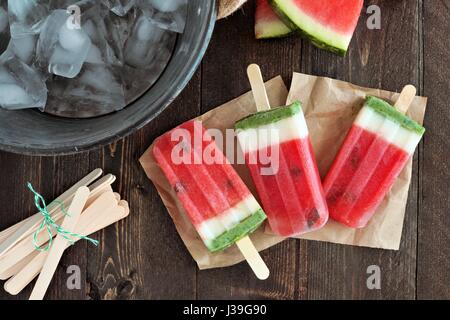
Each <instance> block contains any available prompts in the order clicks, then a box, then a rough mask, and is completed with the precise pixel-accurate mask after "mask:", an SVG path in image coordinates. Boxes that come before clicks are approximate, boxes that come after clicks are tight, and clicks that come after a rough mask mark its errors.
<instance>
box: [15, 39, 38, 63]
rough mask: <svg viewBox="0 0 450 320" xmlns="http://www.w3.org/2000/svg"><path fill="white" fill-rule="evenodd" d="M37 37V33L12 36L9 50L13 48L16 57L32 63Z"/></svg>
mask: <svg viewBox="0 0 450 320" xmlns="http://www.w3.org/2000/svg"><path fill="white" fill-rule="evenodd" d="M37 38H38V36H37V35H32V34H30V35H27V36H24V37H22V38H11V40H10V42H9V46H8V50H12V52H13V53H14V54H15V55H16V57H18V58H19V59H20V60H22V61H23V62H25V63H26V64H28V65H30V64H31V62H32V60H33V58H34V55H35V52H36V43H37Z"/></svg>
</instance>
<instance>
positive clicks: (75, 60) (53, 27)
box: [36, 10, 91, 78]
mask: <svg viewBox="0 0 450 320" xmlns="http://www.w3.org/2000/svg"><path fill="white" fill-rule="evenodd" d="M90 47H91V40H90V39H89V36H88V35H87V34H86V32H84V31H83V29H79V28H77V27H74V26H73V24H72V16H71V15H70V14H69V13H68V12H67V11H66V10H54V11H53V12H52V14H51V15H50V16H49V17H48V18H47V20H46V21H45V24H44V27H43V28H42V32H41V33H40V35H39V41H38V45H37V53H36V55H37V66H38V67H39V68H40V69H42V70H45V69H46V70H47V71H48V72H49V73H52V74H55V75H59V76H62V77H66V78H74V77H76V76H77V75H78V74H79V73H80V70H81V68H82V66H83V63H84V61H85V60H86V57H87V56H88V53H89V50H90Z"/></svg>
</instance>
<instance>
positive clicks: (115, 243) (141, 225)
mask: <svg viewBox="0 0 450 320" xmlns="http://www.w3.org/2000/svg"><path fill="white" fill-rule="evenodd" d="M199 112H200V72H197V74H196V75H195V76H194V78H193V79H192V81H191V82H190V84H189V86H188V87H187V88H186V89H185V90H184V92H183V93H182V94H181V96H180V97H179V98H178V99H177V100H176V101H175V102H174V103H173V104H172V105H171V106H170V107H169V108H168V109H167V110H166V111H165V112H164V113H163V114H162V115H161V116H160V117H159V118H158V119H157V120H156V121H154V122H152V124H150V125H149V126H147V127H146V128H145V129H144V130H141V131H139V132H138V133H136V134H134V135H132V136H130V137H128V138H126V139H124V140H123V141H121V142H119V143H118V144H117V145H116V146H114V148H112V149H113V152H112V151H111V147H107V148H105V149H104V150H103V152H102V153H94V154H92V155H91V162H92V163H95V166H102V167H104V168H105V171H108V172H113V173H116V174H117V177H118V180H117V182H116V184H115V186H114V189H115V190H116V191H118V192H119V193H120V194H121V195H122V197H123V198H124V199H127V201H129V203H130V209H131V211H130V212H131V213H130V216H129V217H128V218H127V219H126V220H125V221H122V222H119V223H118V224H117V225H115V226H111V227H109V228H107V229H106V230H104V231H101V232H99V234H98V238H99V239H100V240H101V245H100V248H88V261H89V263H88V284H89V285H88V291H87V293H86V294H87V296H88V297H90V298H92V299H193V298H195V289H196V287H195V279H196V270H197V269H196V266H195V263H194V262H193V260H192V259H191V257H190V256H189V254H188V252H187V251H186V249H185V247H184V245H183V243H182V241H181V240H180V238H179V236H178V234H177V232H176V230H175V227H174V225H173V223H172V221H171V219H170V217H169V214H168V213H167V211H166V209H165V207H164V206H163V204H162V201H161V200H160V198H159V195H158V194H157V192H156V189H155V188H154V186H153V185H152V183H151V182H150V181H149V180H148V178H147V177H146V176H145V173H144V171H143V169H142V167H141V166H140V164H139V162H138V159H139V157H140V156H141V155H142V154H143V152H144V151H145V149H146V148H147V146H149V145H150V143H151V142H152V141H153V140H154V139H155V138H156V137H158V136H159V135H161V134H162V133H164V132H165V131H167V130H169V129H171V128H173V127H174V126H176V125H178V124H179V123H181V122H183V121H186V120H188V119H190V118H193V117H195V116H197V115H198V114H199Z"/></svg>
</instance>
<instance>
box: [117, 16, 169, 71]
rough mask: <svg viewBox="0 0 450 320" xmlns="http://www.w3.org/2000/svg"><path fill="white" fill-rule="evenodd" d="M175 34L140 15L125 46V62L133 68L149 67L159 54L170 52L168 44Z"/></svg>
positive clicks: (165, 54) (163, 54)
mask: <svg viewBox="0 0 450 320" xmlns="http://www.w3.org/2000/svg"><path fill="white" fill-rule="evenodd" d="M174 38H176V34H175V33H173V32H170V31H168V30H164V29H161V28H159V26H158V25H156V24H154V23H153V21H152V20H150V19H149V18H148V17H147V16H145V15H141V16H140V17H139V18H138V19H137V21H136V24H135V26H134V28H133V32H132V34H131V36H130V38H129V39H128V41H127V43H126V46H125V62H126V63H127V64H128V65H130V66H132V67H135V68H144V69H146V68H149V67H151V66H152V64H153V63H154V61H156V60H158V57H160V56H167V55H169V56H170V55H171V54H172V48H170V49H169V48H168V47H170V45H167V44H170V43H172V42H173V39H174Z"/></svg>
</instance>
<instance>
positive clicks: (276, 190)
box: [235, 65, 328, 237]
mask: <svg viewBox="0 0 450 320" xmlns="http://www.w3.org/2000/svg"><path fill="white" fill-rule="evenodd" d="M248 74H249V79H250V82H251V84H252V90H253V94H254V97H255V101H256V105H257V108H258V110H259V112H257V113H255V114H253V115H250V116H248V117H246V118H244V119H242V120H240V121H238V122H237V123H236V124H235V128H236V131H237V136H238V140H239V143H240V146H241V149H242V151H243V153H244V157H245V161H246V164H247V166H248V168H249V170H250V173H251V176H252V178H253V182H254V183H255V185H256V189H257V191H258V194H259V197H260V198H261V202H262V205H263V208H264V210H265V212H266V213H267V216H268V220H269V224H270V227H271V229H272V231H273V232H274V233H276V234H278V235H281V236H284V237H290V236H295V235H299V234H302V233H305V232H308V231H312V230H316V229H319V228H321V227H322V226H323V225H324V224H325V223H326V222H327V220H328V209H327V205H326V201H325V197H324V192H323V189H322V183H321V180H320V176H319V172H318V169H317V165H316V161H315V158H314V153H313V150H312V146H311V141H310V138H309V134H308V128H307V126H306V121H305V118H304V116H303V112H302V109H301V105H300V103H299V102H295V103H293V104H292V105H290V106H285V107H280V108H274V109H270V104H269V101H268V99H267V94H266V92H265V87H264V83H263V80H262V76H261V71H260V69H259V67H258V66H257V65H251V66H249V69H248Z"/></svg>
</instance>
